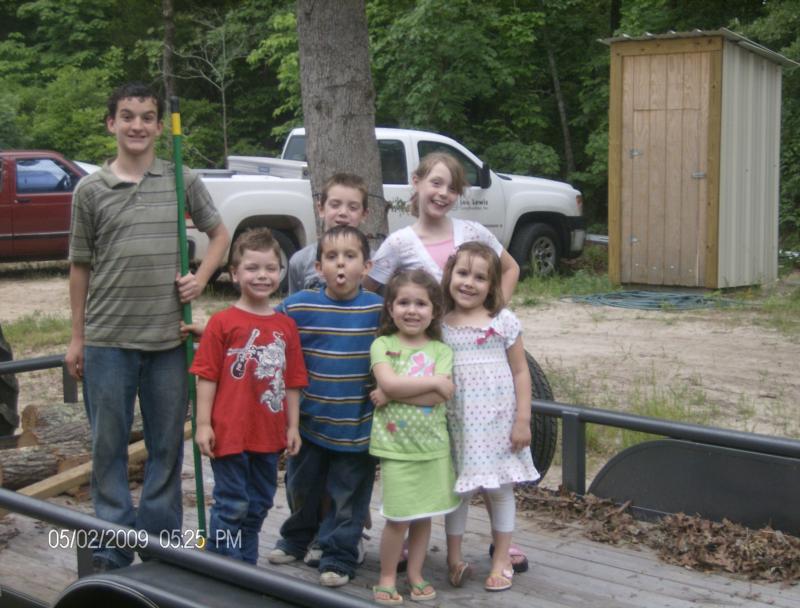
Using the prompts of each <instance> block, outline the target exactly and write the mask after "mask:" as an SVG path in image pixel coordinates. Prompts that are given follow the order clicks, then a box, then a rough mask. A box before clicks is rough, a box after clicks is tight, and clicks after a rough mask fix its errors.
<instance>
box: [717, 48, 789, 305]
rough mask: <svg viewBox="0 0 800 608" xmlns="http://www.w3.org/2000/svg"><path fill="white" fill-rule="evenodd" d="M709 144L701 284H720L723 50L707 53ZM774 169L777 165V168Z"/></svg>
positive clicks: (718, 285)
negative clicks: (704, 246) (703, 266)
mask: <svg viewBox="0 0 800 608" xmlns="http://www.w3.org/2000/svg"><path fill="white" fill-rule="evenodd" d="M709 60H710V61H709V68H710V73H709V91H708V130H707V133H708V135H707V137H708V143H707V148H706V153H705V156H706V159H707V160H706V162H707V169H706V175H707V177H706V182H707V183H706V201H705V205H706V227H705V228H706V248H705V276H704V285H705V286H706V287H709V288H713V289H716V288H718V287H722V285H720V281H719V222H720V213H719V206H720V200H719V197H720V163H721V156H722V152H721V145H722V143H721V142H722V50H719V51H717V52H714V53H710V54H709ZM776 166H777V165H776Z"/></svg>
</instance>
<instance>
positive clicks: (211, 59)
mask: <svg viewBox="0 0 800 608" xmlns="http://www.w3.org/2000/svg"><path fill="white" fill-rule="evenodd" d="M192 21H193V22H194V25H195V26H196V28H197V33H196V36H195V37H194V38H193V39H192V40H191V42H190V43H189V44H188V45H187V46H186V47H184V48H182V49H181V50H176V51H175V55H177V56H178V57H180V58H181V59H182V60H183V63H184V66H185V74H186V76H179V75H178V74H176V77H184V78H197V79H200V80H202V81H204V82H206V83H207V84H209V85H211V86H212V87H213V88H214V89H215V90H216V91H217V93H218V94H219V98H220V107H221V109H222V119H221V126H222V147H223V151H224V156H228V126H229V125H228V105H229V104H228V89H229V88H230V86H231V85H232V84H233V82H234V81H235V79H236V70H235V67H236V64H237V63H240V62H241V60H243V59H245V58H246V57H247V56H248V55H249V54H250V52H251V51H252V50H253V49H252V47H253V45H254V40H253V37H252V35H251V31H252V30H251V29H249V28H248V27H247V25H246V24H245V23H244V22H243V21H242V20H241V19H240V18H239V14H238V13H237V11H236V10H231V11H228V12H227V13H224V14H222V13H219V12H217V11H216V10H212V11H211V12H210V13H208V15H207V16H206V15H198V16H195V17H193V19H192Z"/></svg>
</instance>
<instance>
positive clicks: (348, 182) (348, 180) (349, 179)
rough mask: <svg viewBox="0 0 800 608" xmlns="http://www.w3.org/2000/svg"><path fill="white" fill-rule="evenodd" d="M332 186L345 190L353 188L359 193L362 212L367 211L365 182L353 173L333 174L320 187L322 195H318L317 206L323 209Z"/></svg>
mask: <svg viewBox="0 0 800 608" xmlns="http://www.w3.org/2000/svg"><path fill="white" fill-rule="evenodd" d="M334 186H344V187H345V188H353V189H354V190H358V191H359V193H361V204H362V205H363V207H364V211H368V209H369V203H368V202H367V182H365V181H364V178H363V177H361V176H360V175H356V174H355V173H334V174H333V175H331V176H330V177H329V178H328V181H326V182H325V185H324V186H322V194H320V195H319V206H320V207H324V206H325V201H327V200H328V192H329V191H330V189H331V188H333V187H334Z"/></svg>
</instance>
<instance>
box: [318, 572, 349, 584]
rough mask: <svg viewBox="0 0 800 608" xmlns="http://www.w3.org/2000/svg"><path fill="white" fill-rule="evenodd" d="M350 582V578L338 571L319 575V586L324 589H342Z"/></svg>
mask: <svg viewBox="0 0 800 608" xmlns="http://www.w3.org/2000/svg"><path fill="white" fill-rule="evenodd" d="M349 582H350V577H349V576H348V575H347V574H344V573H343V572H339V571H338V570H326V571H325V572H323V573H322V574H320V575H319V584H320V585H322V586H323V587H341V586H342V585H346V584H347V583H349Z"/></svg>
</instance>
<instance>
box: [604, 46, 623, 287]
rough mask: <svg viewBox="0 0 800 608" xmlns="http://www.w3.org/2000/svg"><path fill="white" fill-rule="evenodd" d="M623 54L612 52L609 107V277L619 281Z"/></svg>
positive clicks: (615, 282) (612, 280)
mask: <svg viewBox="0 0 800 608" xmlns="http://www.w3.org/2000/svg"><path fill="white" fill-rule="evenodd" d="M622 67H623V66H622V55H620V54H619V53H616V52H614V50H613V49H612V51H611V65H610V80H609V108H608V278H609V280H610V281H611V282H612V283H614V284H618V283H619V282H620V261H621V257H620V256H621V255H622V250H621V243H622V225H621V214H622V165H623V163H622V150H623V145H622V123H623V118H622V97H623V88H622Z"/></svg>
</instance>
